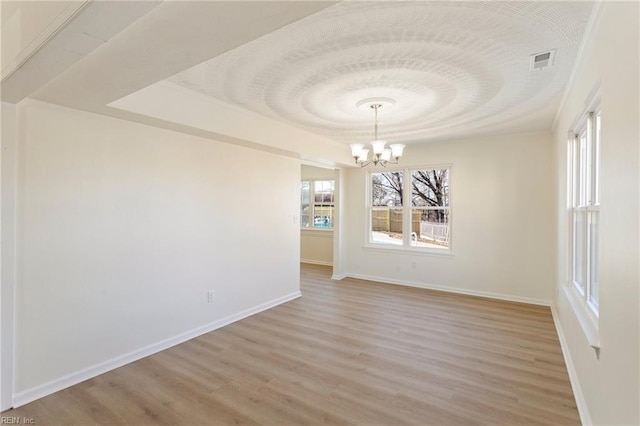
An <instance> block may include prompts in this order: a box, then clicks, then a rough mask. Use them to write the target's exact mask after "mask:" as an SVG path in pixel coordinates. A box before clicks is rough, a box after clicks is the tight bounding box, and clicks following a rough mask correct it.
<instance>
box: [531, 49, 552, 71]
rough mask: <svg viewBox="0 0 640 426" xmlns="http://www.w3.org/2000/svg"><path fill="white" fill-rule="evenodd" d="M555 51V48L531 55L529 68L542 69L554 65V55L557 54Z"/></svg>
mask: <svg viewBox="0 0 640 426" xmlns="http://www.w3.org/2000/svg"><path fill="white" fill-rule="evenodd" d="M555 53H556V51H555V50H550V51H548V52H542V53H536V54H535V55H531V61H530V65H529V69H530V70H531V71H533V70H541V69H544V68H547V67H548V66H551V65H553V57H554V56H555Z"/></svg>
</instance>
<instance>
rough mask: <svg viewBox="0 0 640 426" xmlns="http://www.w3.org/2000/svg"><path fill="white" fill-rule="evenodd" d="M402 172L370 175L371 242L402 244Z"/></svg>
mask: <svg viewBox="0 0 640 426" xmlns="http://www.w3.org/2000/svg"><path fill="white" fill-rule="evenodd" d="M403 182H404V174H403V172H383V173H372V174H371V209H370V223H371V242H372V243H378V244H394V245H402V244H403V227H404V226H403V223H404V221H403V220H402V217H403V211H402V205H403V192H404V189H403Z"/></svg>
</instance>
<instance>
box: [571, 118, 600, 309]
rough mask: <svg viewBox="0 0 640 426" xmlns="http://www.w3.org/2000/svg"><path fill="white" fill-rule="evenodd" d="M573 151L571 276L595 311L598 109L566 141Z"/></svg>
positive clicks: (598, 202) (596, 283)
mask: <svg viewBox="0 0 640 426" xmlns="http://www.w3.org/2000/svg"><path fill="white" fill-rule="evenodd" d="M569 143H570V144H571V149H570V150H569V152H570V153H571V155H572V161H571V169H570V170H569V178H570V179H571V180H572V185H571V191H572V194H571V197H570V199H571V200H572V206H571V207H572V208H571V216H572V220H571V223H572V229H571V234H572V244H571V259H572V261H571V278H572V281H573V284H574V286H575V288H576V289H577V290H578V291H579V293H580V294H581V295H582V297H583V299H584V301H585V302H586V304H587V305H588V306H589V308H590V309H591V310H592V311H593V312H594V313H595V314H596V315H597V314H598V304H599V299H598V246H599V239H598V229H599V219H600V218H599V215H600V199H599V197H600V194H599V162H600V158H599V157H600V111H599V110H595V111H594V112H589V113H588V114H587V116H586V119H585V120H582V121H581V122H579V123H578V126H577V129H576V131H575V133H574V136H573V138H571V140H570V141H569Z"/></svg>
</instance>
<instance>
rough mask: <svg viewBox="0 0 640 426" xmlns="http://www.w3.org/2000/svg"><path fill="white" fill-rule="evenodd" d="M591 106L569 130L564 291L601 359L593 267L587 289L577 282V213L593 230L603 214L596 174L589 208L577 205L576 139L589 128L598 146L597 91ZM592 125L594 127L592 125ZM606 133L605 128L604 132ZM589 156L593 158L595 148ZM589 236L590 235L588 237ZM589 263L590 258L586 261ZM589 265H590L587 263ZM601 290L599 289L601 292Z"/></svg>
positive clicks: (590, 187)
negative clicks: (595, 216) (596, 194)
mask: <svg viewBox="0 0 640 426" xmlns="http://www.w3.org/2000/svg"><path fill="white" fill-rule="evenodd" d="M587 105H588V107H587V108H586V110H585V112H584V113H583V114H581V115H580V116H579V117H578V118H577V119H576V120H575V122H574V124H573V126H571V129H572V130H570V131H569V136H568V140H567V225H568V227H567V231H568V239H567V272H566V281H565V284H564V285H563V286H562V287H563V292H564V294H565V296H566V298H567V300H568V301H569V304H570V305H571V308H572V310H573V312H574V314H575V316H576V319H577V320H578V323H579V324H580V327H581V328H582V331H583V333H584V334H585V337H586V338H587V341H588V342H589V345H590V346H591V347H592V348H593V349H594V350H595V352H596V356H597V357H598V358H599V355H600V328H599V307H598V306H595V305H594V304H593V303H592V302H591V300H590V298H591V297H590V291H591V288H590V287H591V286H590V284H591V277H590V274H591V268H590V267H586V268H585V269H586V274H587V275H586V277H585V281H586V282H585V290H584V291H582V288H581V286H580V285H579V284H578V283H577V282H575V281H574V279H573V277H574V270H573V268H574V256H575V252H574V247H573V244H574V229H573V228H574V224H573V223H574V211H576V210H579V211H584V212H586V217H585V221H586V224H585V226H586V227H590V224H591V222H590V221H591V215H590V214H589V213H590V212H599V211H600V204H599V200H592V199H589V198H590V197H591V194H592V193H593V186H594V185H595V184H596V182H598V180H599V179H598V178H597V177H596V176H594V175H593V173H594V171H592V176H591V179H589V181H588V182H587V180H586V179H585V183H586V184H587V190H588V194H587V198H588V199H587V202H586V205H584V206H580V207H575V205H576V196H578V194H576V191H575V156H576V154H577V152H576V149H575V144H576V138H579V137H580V134H581V133H582V131H583V129H584V128H585V127H586V130H587V134H588V135H587V138H588V139H589V137H590V139H591V141H589V140H588V142H589V143H595V142H594V141H593V139H594V136H593V135H594V134H595V127H596V120H595V117H596V116H597V114H598V113H600V112H601V107H600V97H599V93H598V92H597V90H596V91H595V95H593V96H592V99H591V100H590V101H589V102H588V103H587ZM590 116H592V117H593V119H592V120H591V122H589V117H590ZM589 124H591V125H590V126H589ZM600 130H601V132H602V129H600ZM590 151H591V152H589V153H588V155H592V153H593V149H591V150H590ZM588 164H590V165H591V167H593V168H594V169H595V167H596V166H595V162H593V161H592V159H591V158H589V160H588ZM584 190H585V189H584V188H582V187H581V188H580V191H584ZM596 192H599V191H598V189H596ZM587 235H589V234H587ZM585 244H586V245H587V248H586V250H585V251H586V253H585V259H587V258H590V244H591V239H590V238H586V241H585ZM586 261H587V262H589V261H590V259H588V260H586ZM587 265H588V263H587ZM598 290H599V289H598Z"/></svg>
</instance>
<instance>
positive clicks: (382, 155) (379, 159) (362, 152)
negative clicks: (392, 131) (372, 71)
mask: <svg viewBox="0 0 640 426" xmlns="http://www.w3.org/2000/svg"><path fill="white" fill-rule="evenodd" d="M382 105H383V104H382V103H379V102H372V103H371V104H370V105H369V107H370V108H371V109H373V110H374V113H375V120H374V125H373V140H372V141H371V151H373V156H372V158H371V159H369V149H367V148H365V147H364V144H363V143H353V144H351V145H349V146H350V147H351V155H352V156H353V158H354V159H355V160H356V164H357V165H359V166H360V167H365V166H368V165H369V164H373V165H374V166H377V165H378V164H380V165H381V166H382V167H386V166H387V164H398V160H399V159H400V157H402V151H403V150H404V145H402V144H398V143H395V144H391V145H389V148H387V147H386V145H387V141H384V140H380V139H378V110H379V109H380V108H382Z"/></svg>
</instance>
